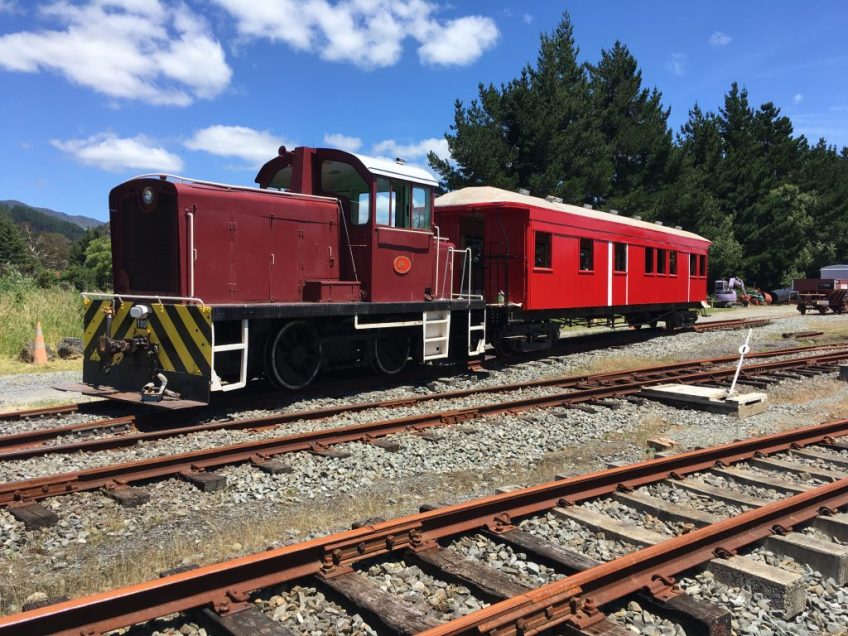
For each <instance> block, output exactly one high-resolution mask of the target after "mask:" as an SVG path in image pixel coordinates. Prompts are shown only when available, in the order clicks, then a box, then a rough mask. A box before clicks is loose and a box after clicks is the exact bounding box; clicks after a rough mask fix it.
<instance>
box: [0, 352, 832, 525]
mask: <svg viewBox="0 0 848 636" xmlns="http://www.w3.org/2000/svg"><path fill="white" fill-rule="evenodd" d="M786 351H787V350H783V355H785V352H786ZM789 351H791V350H789ZM773 356H774V352H772V357H773ZM761 357H768V356H766V355H765V354H763V355H762V356H761ZM846 359H848V351H846V350H839V351H824V352H819V353H817V354H815V355H812V356H804V357H797V358H790V359H785V358H784V359H780V360H768V361H765V362H757V363H756V364H751V365H749V366H747V367H745V374H744V375H743V376H741V377H742V381H743V382H746V383H764V382H770V381H775V379H774V378H773V377H771V376H774V375H777V376H778V377H779V378H785V377H808V376H811V375H818V374H821V373H827V372H830V371H832V370H833V367H834V365H835V364H837V363H838V362H841V361H844V360H846ZM716 360H724V361H730V360H732V359H731V358H720V359H716ZM734 373H735V366H733V365H727V366H724V367H721V366H716V364H715V360H708V361H697V363H694V364H693V363H678V364H674V365H664V366H658V367H651V368H648V369H642V370H637V371H628V372H617V373H607V374H600V375H596V376H581V377H578V378H574V377H571V378H565V379H562V378H554V379H546V380H539V381H537V382H529V383H521V384H517V385H509V386H508V387H503V386H499V387H497V386H496V387H487V388H485V389H484V390H483V391H473V390H471V391H460V392H455V394H459V395H463V396H464V395H469V394H474V393H480V392H503V391H505V390H506V391H515V390H516V388H517V387H520V388H526V387H527V386H535V387H538V386H547V387H556V388H565V389H566V390H565V391H562V392H555V393H550V394H544V395H534V396H530V397H526V396H521V397H517V398H511V399H510V398H505V399H502V400H499V401H495V402H491V403H488V404H483V405H478V406H475V407H472V408H463V409H456V410H450V411H443V410H437V411H434V412H430V413H422V414H416V415H410V416H405V417H398V418H393V419H385V420H377V421H371V422H366V423H363V424H355V425H348V426H340V427H334V428H325V429H318V430H313V431H308V432H304V433H297V434H292V435H285V436H278V437H268V438H262V439H257V440H252V441H248V442H243V443H240V444H230V445H226V446H219V447H212V448H206V449H201V450H197V451H192V452H187V453H180V454H175V455H166V456H158V457H152V458H148V459H141V460H137V461H133V462H127V463H121V464H112V465H106V466H100V467H95V468H90V469H87V470H83V471H78V472H68V473H61V474H55V475H48V476H43V477H37V478H34V479H29V480H25V481H15V482H7V483H4V484H0V508H6V509H8V510H9V512H11V513H12V514H13V515H14V516H15V517H17V518H18V519H20V520H22V521H24V523H26V524H27V526H28V527H33V528H34V527H41V526H45V525H51V524H53V523H55V522H57V521H58V518H57V517H56V515H55V514H54V513H52V512H51V511H49V510H47V509H46V508H44V507H43V506H41V505H40V504H39V503H38V502H39V501H41V500H43V499H46V498H49V497H55V496H60V495H65V494H70V493H75V492H85V491H94V490H102V491H104V492H105V493H106V494H107V495H109V496H110V497H112V498H114V499H115V500H116V501H118V502H119V503H122V504H124V505H128V506H133V505H138V504H140V503H143V502H144V501H146V500H147V495H146V494H145V493H144V492H143V491H140V490H139V489H136V488H132V486H133V485H134V484H138V483H141V482H147V481H150V480H152V479H162V478H169V477H177V478H182V479H185V480H187V481H189V482H191V483H193V484H194V485H196V486H197V487H198V488H200V489H201V490H204V491H212V490H216V489H219V488H221V487H223V486H224V485H225V483H226V479H225V477H224V476H222V475H219V474H216V473H215V472H214V471H215V469H217V468H221V467H223V466H229V465H234V464H241V463H252V464H253V465H255V466H256V467H257V468H259V469H261V470H263V471H266V472H269V473H277V472H286V471H288V470H290V468H289V467H288V466H287V465H286V463H285V462H283V461H281V458H282V457H283V456H284V455H286V454H289V453H294V452H312V453H316V454H330V455H332V454H338V451H335V450H333V449H332V447H334V446H337V445H340V444H344V443H349V442H365V443H371V444H375V445H378V446H383V447H384V448H390V447H391V446H392V444H391V442H390V441H388V440H384V439H383V438H386V437H387V436H390V435H395V434H400V433H418V434H422V435H427V434H429V431H431V430H433V429H437V428H439V427H445V426H454V425H457V424H460V423H463V422H469V421H472V420H475V419H478V418H482V417H487V416H492V415H498V414H515V413H519V412H522V411H526V410H530V409H539V408H552V407H563V406H566V407H568V406H571V407H578V408H579V407H581V406H585V405H586V404H587V403H593V404H602V403H601V402H599V400H603V399H607V398H621V397H628V396H633V395H634V394H636V393H638V392H639V391H640V390H641V389H642V388H644V387H646V386H650V385H655V384H658V383H666V382H670V381H672V382H680V383H690V384H691V383H714V382H721V381H725V380H727V379H729V378H730V377H732V376H733V374H734ZM589 379H591V382H590V381H589ZM446 395H447V396H450V395H451V394H434V395H430V396H424V398H425V400H424V401H426V400H432V399H444V398H445V397H446ZM407 403H409V404H412V403H415V402H414V401H413V400H409V401H406V402H398V401H395V402H392V403H389V405H391V406H394V407H399V406H403V405H405V404H407ZM382 406H387V404H386V403H382ZM373 407H374V405H373V404H362V405H358V407H357V406H356V405H354V406H353V407H351V406H347V407H344V410H345V411H346V412H350V411H351V410H355V409H356V408H361V409H363V410H364V409H366V408H373ZM328 412H332V414H333V415H338V414H339V413H338V410H337V409H336V408H333V409H329V410H327V409H324V410H319V411H308V412H305V414H304V413H301V414H286V415H282V416H273V417H270V418H255V419H250V420H239V421H236V422H220V423H214V424H206V425H201V426H197V427H190V429H188V430H189V431H196V430H212V429H214V428H225V427H228V426H229V427H232V426H233V425H236V426H238V427H241V428H257V427H263V426H272V425H277V424H279V423H280V422H281V421H292V418H295V417H298V418H301V419H302V418H303V417H305V416H306V417H312V418H320V417H326V416H327V415H328ZM185 432H186V430H185V429H183V430H182V431H181V433H183V434H184V433H185ZM172 433H173V431H167V432H166V431H159V432H151V433H143V434H137V435H127V436H122V437H112V438H105V439H95V440H88V441H82V442H76V443H73V444H64V445H54V446H40V447H35V448H23V449H18V450H10V451H7V452H5V453H3V454H2V455H0V459H3V460H13V459H24V458H28V457H32V456H35V455H38V454H45V453H47V452H51V453H55V452H71V451H79V450H88V451H93V450H104V449H109V448H115V447H116V446H119V445H123V444H127V443H136V442H138V441H141V440H151V439H158V438H161V437H163V436H167V435H169V434H172Z"/></svg>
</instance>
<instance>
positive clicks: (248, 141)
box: [183, 125, 294, 163]
mask: <svg viewBox="0 0 848 636" xmlns="http://www.w3.org/2000/svg"><path fill="white" fill-rule="evenodd" d="M183 145H184V146H185V147H186V148H188V149H189V150H202V151H203V152H208V153H210V154H213V155H218V156H220V157H237V158H239V159H244V160H245V161H249V162H251V163H265V162H266V161H268V160H269V159H273V158H274V157H276V156H277V151H278V149H279V148H280V146H286V147H288V148H292V147H294V144H293V143H291V142H287V141H285V140H284V139H282V138H281V137H277V136H276V135H274V134H272V133H271V132H269V131H267V130H255V129H253V128H247V127H245V126H221V125H218V126H209V127H207V128H202V129H201V130H197V131H195V133H194V135H192V137H191V139H189V140H187V141H186V142H185V143H184V144H183Z"/></svg>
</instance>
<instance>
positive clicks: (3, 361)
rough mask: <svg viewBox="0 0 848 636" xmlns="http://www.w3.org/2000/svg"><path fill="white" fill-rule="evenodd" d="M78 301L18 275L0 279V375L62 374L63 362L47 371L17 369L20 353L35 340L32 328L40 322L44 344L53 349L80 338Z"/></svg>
mask: <svg viewBox="0 0 848 636" xmlns="http://www.w3.org/2000/svg"><path fill="white" fill-rule="evenodd" d="M82 318H83V309H82V299H81V298H80V296H79V294H78V293H77V292H76V291H74V290H70V289H63V288H60V287H50V288H47V289H42V288H40V287H38V286H37V285H36V284H35V283H34V282H33V281H32V280H31V279H29V278H26V277H24V276H21V275H19V274H6V275H4V276H2V277H0V325H2V328H0V373H25V372H32V371H33V370H38V371H41V370H45V371H48V370H64V369H67V368H77V366H78V363H76V364H74V365H73V366H71V367H65V366H63V365H64V361H62V362H57V363H54V364H56V365H58V366H56V367H54V368H52V369H48V368H47V367H46V366H44V367H35V366H34V365H24V366H23V367H17V366H15V365H14V364H13V362H12V361H14V360H17V359H18V355H19V354H20V352H21V349H23V347H25V346H26V344H27V343H28V342H30V341H31V340H32V339H33V338H35V325H36V322H37V321H41V327H42V330H43V331H44V341H45V343H46V344H47V345H48V346H49V347H51V348H53V349H55V348H56V345H57V344H58V343H59V341H60V340H61V339H62V338H64V337H77V338H79V337H81V336H82Z"/></svg>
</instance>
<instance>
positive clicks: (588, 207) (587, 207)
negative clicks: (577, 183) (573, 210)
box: [583, 203, 592, 210]
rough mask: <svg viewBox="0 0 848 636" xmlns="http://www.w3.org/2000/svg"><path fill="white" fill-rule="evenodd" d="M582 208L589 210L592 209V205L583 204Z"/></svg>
mask: <svg viewBox="0 0 848 636" xmlns="http://www.w3.org/2000/svg"><path fill="white" fill-rule="evenodd" d="M583 207H584V208H586V209H587V210H591V209H592V204H591V203H584V204H583Z"/></svg>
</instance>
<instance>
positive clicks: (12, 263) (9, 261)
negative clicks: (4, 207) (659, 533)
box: [0, 214, 29, 271]
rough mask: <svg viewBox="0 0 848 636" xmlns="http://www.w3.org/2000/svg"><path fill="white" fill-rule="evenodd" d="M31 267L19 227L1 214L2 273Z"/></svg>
mask: <svg viewBox="0 0 848 636" xmlns="http://www.w3.org/2000/svg"><path fill="white" fill-rule="evenodd" d="M28 265H29V255H28V251H27V245H26V241H25V240H24V237H23V234H22V233H21V231H20V229H18V226H16V225H15V224H14V223H12V221H11V220H9V219H8V218H7V217H6V216H5V215H2V214H0V271H3V270H6V269H9V268H21V267H26V266H28Z"/></svg>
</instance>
